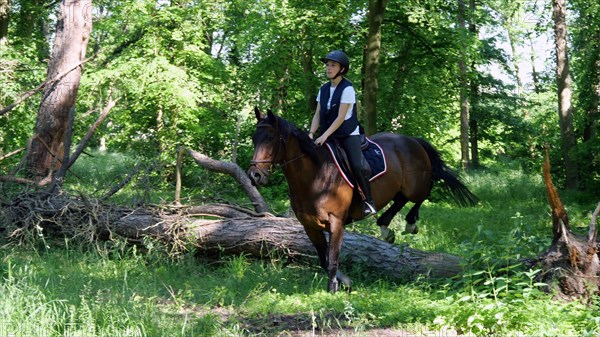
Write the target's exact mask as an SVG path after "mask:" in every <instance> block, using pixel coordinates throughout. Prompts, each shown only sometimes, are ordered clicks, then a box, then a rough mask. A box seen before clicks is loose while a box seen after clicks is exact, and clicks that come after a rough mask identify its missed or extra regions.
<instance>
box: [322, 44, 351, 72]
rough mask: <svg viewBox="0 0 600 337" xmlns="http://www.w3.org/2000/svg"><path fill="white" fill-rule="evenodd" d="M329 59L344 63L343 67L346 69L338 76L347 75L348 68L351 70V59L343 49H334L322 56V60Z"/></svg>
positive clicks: (325, 61)
mask: <svg viewBox="0 0 600 337" xmlns="http://www.w3.org/2000/svg"><path fill="white" fill-rule="evenodd" d="M327 61H335V62H337V63H339V64H341V65H342V68H344V69H343V70H342V71H340V73H339V74H338V75H337V76H339V75H345V74H346V73H347V72H348V70H350V59H349V58H348V56H346V53H344V52H343V51H341V50H334V51H332V52H330V53H329V54H327V56H325V57H322V58H321V62H323V63H327ZM337 76H336V77H337Z"/></svg>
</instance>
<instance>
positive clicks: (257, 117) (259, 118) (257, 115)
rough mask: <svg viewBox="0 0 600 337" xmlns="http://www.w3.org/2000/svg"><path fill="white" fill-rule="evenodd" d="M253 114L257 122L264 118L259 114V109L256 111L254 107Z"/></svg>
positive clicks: (256, 108)
mask: <svg viewBox="0 0 600 337" xmlns="http://www.w3.org/2000/svg"><path fill="white" fill-rule="evenodd" d="M254 114H255V115H256V120H257V121H260V120H261V119H263V118H265V116H264V115H263V114H262V113H261V112H260V109H258V107H257V106H255V107H254Z"/></svg>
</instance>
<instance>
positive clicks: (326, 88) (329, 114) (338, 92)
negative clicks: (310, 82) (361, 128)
mask: <svg viewBox="0 0 600 337" xmlns="http://www.w3.org/2000/svg"><path fill="white" fill-rule="evenodd" d="M349 86H352V82H350V81H348V80H347V79H345V78H343V79H342V81H341V82H340V83H339V84H338V85H337V87H336V88H335V91H334V92H333V97H332V98H331V108H330V109H329V110H328V109H327V101H329V94H330V88H331V82H327V83H325V84H323V86H322V87H321V90H320V94H319V102H320V103H321V111H319V116H320V121H319V123H320V128H321V133H323V132H325V130H327V129H328V128H329V127H330V126H331V124H333V121H335V119H336V118H337V116H338V112H339V110H340V104H341V103H340V101H341V100H342V92H344V89H345V88H347V87H349ZM357 126H358V116H357V113H356V104H354V107H353V108H352V117H350V118H349V119H347V120H345V121H344V122H343V123H342V125H340V127H339V128H338V129H337V130H335V132H334V133H333V134H332V135H331V137H346V136H348V135H350V134H351V133H352V131H354V130H355V129H356V127H357Z"/></svg>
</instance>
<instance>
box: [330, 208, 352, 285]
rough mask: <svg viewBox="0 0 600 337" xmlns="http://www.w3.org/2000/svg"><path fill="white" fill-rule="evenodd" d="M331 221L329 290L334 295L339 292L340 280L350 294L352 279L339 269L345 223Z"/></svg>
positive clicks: (335, 220) (336, 220) (335, 219)
mask: <svg viewBox="0 0 600 337" xmlns="http://www.w3.org/2000/svg"><path fill="white" fill-rule="evenodd" d="M332 218H333V219H330V232H331V235H330V236H329V251H328V254H327V255H328V256H327V257H328V266H327V276H328V277H329V284H328V290H329V291H330V292H332V293H335V292H337V291H338V279H339V280H340V281H342V283H344V285H346V286H347V288H348V292H350V291H352V286H351V281H350V278H349V277H347V276H346V275H344V274H342V273H341V272H340V271H339V270H338V269H339V260H340V250H341V248H342V242H343V241H344V225H343V222H342V221H341V220H340V219H338V218H334V217H332Z"/></svg>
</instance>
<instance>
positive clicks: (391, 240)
mask: <svg viewBox="0 0 600 337" xmlns="http://www.w3.org/2000/svg"><path fill="white" fill-rule="evenodd" d="M383 241H385V242H387V243H394V242H395V241H396V232H394V231H393V230H392V229H390V230H389V231H388V234H387V236H386V237H385V238H383Z"/></svg>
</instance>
